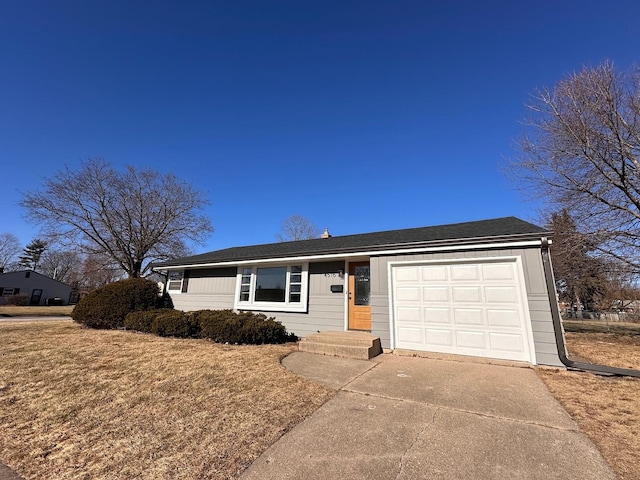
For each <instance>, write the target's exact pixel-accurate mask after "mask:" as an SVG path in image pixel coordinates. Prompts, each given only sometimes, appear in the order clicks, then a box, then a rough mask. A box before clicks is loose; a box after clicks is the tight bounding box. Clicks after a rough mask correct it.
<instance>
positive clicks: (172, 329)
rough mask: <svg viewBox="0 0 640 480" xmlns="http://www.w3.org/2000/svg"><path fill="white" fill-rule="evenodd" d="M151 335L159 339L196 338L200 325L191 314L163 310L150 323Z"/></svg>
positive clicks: (198, 334)
mask: <svg viewBox="0 0 640 480" xmlns="http://www.w3.org/2000/svg"><path fill="white" fill-rule="evenodd" d="M151 333H155V334H156V335H160V336H161V337H179V338H197V337H199V336H200V325H199V324H198V322H197V321H196V320H195V317H194V316H193V315H192V314H188V313H185V312H181V311H179V310H166V309H165V310H163V311H162V312H161V313H158V314H157V315H156V316H155V318H154V319H153V321H152V322H151Z"/></svg>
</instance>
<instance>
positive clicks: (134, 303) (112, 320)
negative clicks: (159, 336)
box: [71, 278, 162, 328]
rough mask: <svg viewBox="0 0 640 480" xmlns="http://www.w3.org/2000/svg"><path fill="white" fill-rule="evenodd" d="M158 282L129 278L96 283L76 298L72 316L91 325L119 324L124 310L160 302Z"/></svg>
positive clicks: (112, 326) (142, 308)
mask: <svg viewBox="0 0 640 480" xmlns="http://www.w3.org/2000/svg"><path fill="white" fill-rule="evenodd" d="M158 293H159V292H158V285H157V284H156V283H154V282H152V281H150V280H145V279H144V278H130V279H127V280H120V281H118V282H114V283H110V284H108V285H105V286H104V287H100V288H98V289H96V290H94V291H92V292H90V293H89V294H87V295H85V296H84V297H82V299H80V301H79V302H78V304H77V305H76V306H75V307H74V309H73V311H72V312H71V316H72V318H73V319H74V320H75V321H76V322H78V323H81V324H83V325H86V326H88V327H92V328H122V327H124V318H125V317H126V316H127V314H128V313H131V312H136V311H139V310H152V309H155V308H157V307H158V306H160V302H161V301H162V298H161V297H160V296H158Z"/></svg>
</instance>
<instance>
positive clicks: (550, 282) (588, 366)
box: [541, 237, 640, 378]
mask: <svg viewBox="0 0 640 480" xmlns="http://www.w3.org/2000/svg"><path fill="white" fill-rule="evenodd" d="M541 242H542V264H543V266H544V276H545V280H546V282H547V294H548V295H549V305H550V306H551V318H552V319H553V330H554V332H555V335H556V347H557V349H558V357H559V358H560V361H561V362H562V363H563V364H564V365H565V366H566V367H567V368H571V369H574V370H582V371H586V372H594V373H598V374H601V375H619V376H624V377H636V378H640V370H633V369H630V368H619V367H610V366H608V365H596V364H592V363H583V362H574V361H573V360H571V359H569V358H568V357H567V346H566V344H565V343H564V335H563V329H562V319H561V317H560V308H559V307H558V300H557V298H556V296H555V295H556V285H555V280H554V277H553V269H552V267H551V257H550V255H549V239H548V238H547V237H542V239H541Z"/></svg>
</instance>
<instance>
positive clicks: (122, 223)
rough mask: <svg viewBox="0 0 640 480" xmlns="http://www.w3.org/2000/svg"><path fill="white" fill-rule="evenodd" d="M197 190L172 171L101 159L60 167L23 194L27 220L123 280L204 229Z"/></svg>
mask: <svg viewBox="0 0 640 480" xmlns="http://www.w3.org/2000/svg"><path fill="white" fill-rule="evenodd" d="M207 203H208V202H207V200H206V198H205V197H204V195H203V194H202V193H201V192H199V191H197V190H195V189H194V188H193V187H192V186H191V185H190V184H188V183H186V182H184V181H182V180H180V179H179V178H178V177H176V176H175V175H173V174H161V173H159V172H157V171H154V170H138V169H136V168H135V167H132V166H129V167H127V168H126V170H125V171H124V172H120V171H117V170H115V169H114V168H113V166H112V165H111V164H110V163H109V162H107V161H106V160H104V159H101V158H94V159H89V160H87V161H85V162H82V164H81V165H80V167H79V168H70V167H68V166H66V167H65V168H64V169H63V170H61V171H58V172H57V173H55V174H54V175H53V176H51V177H49V178H47V179H45V180H44V187H43V189H42V190H40V191H33V192H29V193H26V194H24V195H23V199H22V202H21V206H22V207H23V208H25V210H26V212H27V215H28V218H29V219H30V220H31V221H33V222H36V223H39V224H41V225H42V226H43V227H44V232H45V233H46V235H47V236H48V237H49V238H51V239H52V240H53V241H56V243H58V244H60V245H61V246H65V247H69V246H74V245H75V246H78V247H80V248H81V251H82V252H83V253H84V254H86V255H99V256H107V257H109V258H110V259H112V260H113V262H114V263H115V264H117V265H118V266H119V267H120V268H122V270H124V272H125V273H126V274H127V275H128V276H129V277H141V276H144V275H145V274H146V273H147V272H148V271H149V268H150V264H151V263H152V262H154V261H160V260H167V259H170V258H174V257H176V256H181V255H184V254H185V253H186V252H188V247H187V242H188V241H191V242H195V243H201V242H202V241H203V240H204V239H205V238H206V237H207V236H208V235H209V234H210V233H211V232H212V231H213V228H212V226H211V221H210V220H209V219H208V218H207V217H205V216H204V215H202V214H201V213H200V212H201V210H202V209H203V208H204V206H205V205H206V204H207Z"/></svg>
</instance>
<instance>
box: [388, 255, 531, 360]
mask: <svg viewBox="0 0 640 480" xmlns="http://www.w3.org/2000/svg"><path fill="white" fill-rule="evenodd" d="M390 269H391V305H392V315H393V335H394V338H395V348H399V349H409V350H420V351H428V352H438V353H450V354H458V355H472V356H477V357H486V358H497V359H504V360H517V361H525V362H530V363H533V364H535V363H536V361H535V353H534V352H535V350H534V347H533V335H532V332H531V322H530V318H529V309H528V308H527V307H526V290H525V285H524V274H523V269H522V265H521V263H520V260H519V257H511V258H506V257H501V258H482V259H468V260H462V261H443V262H437V261H434V262H421V263H404V262H399V263H390Z"/></svg>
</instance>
